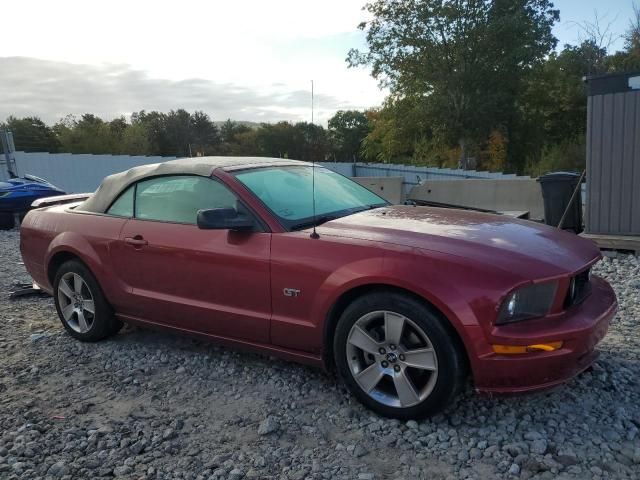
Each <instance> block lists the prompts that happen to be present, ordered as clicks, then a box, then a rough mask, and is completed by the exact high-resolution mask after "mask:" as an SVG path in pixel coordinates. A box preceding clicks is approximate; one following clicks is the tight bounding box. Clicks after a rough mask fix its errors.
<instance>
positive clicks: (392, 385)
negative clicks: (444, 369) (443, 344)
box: [346, 310, 438, 408]
mask: <svg viewBox="0 0 640 480" xmlns="http://www.w3.org/2000/svg"><path fill="white" fill-rule="evenodd" d="M346 348H347V352H346V354H347V361H348V365H349V369H350V370H351V374H352V375H353V378H354V379H355V381H356V382H357V383H358V385H359V386H360V388H362V390H363V391H364V392H366V393H367V394H368V395H369V396H370V397H372V398H373V399H375V400H376V401H378V402H380V403H382V404H384V405H387V406H390V407H402V408H406V407H411V406H414V405H417V404H419V403H420V402H422V401H423V400H424V399H425V398H427V397H428V396H429V394H430V393H431V391H432V390H433V387H434V385H435V383H436V380H437V378H438V359H437V356H436V353H435V351H434V348H433V345H432V343H431V341H430V340H429V337H428V336H427V334H426V333H425V332H424V331H423V330H422V329H421V328H420V327H419V326H418V325H417V324H416V323H415V322H413V321H411V320H410V319H408V318H407V317H405V316H404V315H401V314H399V313H395V312H392V311H387V310H380V311H374V312H370V313H367V314H366V315H364V316H362V317H360V318H359V319H358V320H356V322H355V323H354V324H353V326H352V327H351V331H350V332H349V335H348V337H347V344H346Z"/></svg>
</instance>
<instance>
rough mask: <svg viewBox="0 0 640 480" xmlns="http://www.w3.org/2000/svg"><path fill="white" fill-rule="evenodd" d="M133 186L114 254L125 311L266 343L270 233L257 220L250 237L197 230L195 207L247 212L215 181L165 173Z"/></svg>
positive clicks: (269, 306)
mask: <svg viewBox="0 0 640 480" xmlns="http://www.w3.org/2000/svg"><path fill="white" fill-rule="evenodd" d="M132 188H133V189H134V191H133V194H132V197H133V198H135V201H134V205H135V206H134V215H133V218H131V219H130V220H128V221H127V223H126V224H125V225H124V227H123V229H122V232H121V235H120V241H119V242H118V245H117V247H116V248H114V251H113V254H112V258H113V264H114V265H113V266H114V270H115V271H116V274H117V275H118V276H119V277H120V278H121V280H122V281H123V282H124V283H125V284H127V285H128V288H129V292H130V301H128V302H127V305H126V308H125V310H126V311H124V312H123V313H124V314H125V315H129V316H133V317H136V318H140V319H143V320H146V321H148V322H153V323H158V324H162V325H167V326H171V327H176V328H180V329H184V330H189V331H195V332H202V333H207V334H212V335H216V336H222V337H228V338H236V339H244V340H250V341H256V342H268V340H269V320H270V316H271V300H270V277H269V255H270V242H271V234H270V233H268V232H265V231H264V230H263V229H262V227H260V222H258V221H256V231H253V232H236V231H230V230H202V229H199V228H198V227H197V225H196V217H197V211H198V210H200V209H210V208H222V207H230V206H231V207H234V208H238V209H243V210H244V211H245V213H248V214H251V213H250V212H248V211H247V210H246V208H245V207H244V206H243V205H242V204H241V203H240V201H239V200H238V198H237V197H236V196H235V194H234V193H233V192H231V191H230V190H229V189H228V188H227V187H226V186H225V185H223V184H222V183H221V182H219V181H218V180H214V179H212V178H208V177H200V176H179V175H177V176H163V177H156V178H152V179H148V180H144V181H141V182H138V183H137V184H136V185H135V186H134V187H132ZM125 193H126V192H125ZM256 220H257V219H256Z"/></svg>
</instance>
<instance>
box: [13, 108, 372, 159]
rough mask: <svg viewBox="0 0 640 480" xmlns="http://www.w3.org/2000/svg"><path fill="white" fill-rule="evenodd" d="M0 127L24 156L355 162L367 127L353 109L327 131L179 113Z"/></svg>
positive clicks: (23, 121)
mask: <svg viewBox="0 0 640 480" xmlns="http://www.w3.org/2000/svg"><path fill="white" fill-rule="evenodd" d="M0 128H3V129H7V130H10V131H11V132H12V133H13V138H14V143H15V147H16V150H19V151H26V152H43V151H44V152H52V153H57V152H66V153H93V154H123V155H161V156H176V157H189V156H203V155H232V156H265V157H282V158H285V157H286V158H294V159H300V160H306V161H325V160H339V161H359V160H363V159H364V157H363V156H362V152H361V144H362V142H363V139H364V137H365V136H366V135H367V134H368V133H369V131H370V129H371V125H370V122H369V119H368V117H367V115H365V113H363V112H359V111H355V110H345V111H338V112H337V113H336V114H335V115H334V116H333V117H332V118H331V119H330V120H329V121H328V128H326V129H325V128H324V127H322V126H320V125H317V124H313V123H309V122H297V123H291V122H277V123H273V124H269V123H263V124H259V125H258V124H249V123H248V122H234V121H232V120H231V119H228V120H226V121H225V122H221V123H216V122H214V121H213V120H212V119H211V118H210V117H209V115H208V114H206V113H204V112H201V111H196V112H193V113H189V112H187V111H186V110H184V109H178V110H171V111H169V112H166V113H165V112H157V111H152V112H146V111H140V112H134V113H133V114H132V115H131V118H130V120H129V121H127V119H125V118H124V117H119V118H116V119H114V120H110V121H106V120H103V119H101V118H99V117H97V116H96V115H93V114H91V113H86V114H84V115H82V116H80V117H75V116H71V115H70V116H67V117H66V118H64V119H62V120H61V121H59V122H57V123H56V124H55V125H53V126H49V125H47V124H45V123H44V122H43V121H42V120H41V119H39V118H38V117H25V118H16V117H9V118H8V119H7V121H6V122H5V123H4V124H3V125H0Z"/></svg>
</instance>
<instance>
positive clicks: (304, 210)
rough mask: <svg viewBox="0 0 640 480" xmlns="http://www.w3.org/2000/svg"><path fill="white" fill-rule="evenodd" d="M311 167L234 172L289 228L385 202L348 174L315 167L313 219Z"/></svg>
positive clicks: (382, 204) (309, 225) (307, 226)
mask: <svg viewBox="0 0 640 480" xmlns="http://www.w3.org/2000/svg"><path fill="white" fill-rule="evenodd" d="M312 170H313V168H312V167H310V166H291V167H268V168H257V169H252V170H244V171H240V172H238V173H236V174H235V175H236V178H237V179H238V180H240V181H241V182H242V183H243V184H244V185H246V187H247V188H248V189H249V190H251V191H252V192H253V193H254V194H255V195H256V196H257V197H258V198H259V199H260V200H262V202H263V203H264V204H265V205H266V206H267V207H268V208H269V210H271V211H272V212H273V213H274V214H275V215H276V216H277V217H278V219H279V220H280V221H281V223H282V224H283V225H284V226H285V227H286V228H288V229H290V230H296V229H302V228H309V227H312V226H313V225H314V224H320V223H323V222H325V221H328V220H333V219H335V218H338V217H343V216H345V215H350V214H352V213H355V212H359V211H362V210H367V209H370V208H374V207H381V206H384V205H387V204H388V203H387V201H386V200H384V199H383V198H381V197H379V196H378V195H376V194H375V193H373V192H371V191H370V190H367V189H366V188H364V187H362V186H361V185H359V184H357V183H356V182H354V181H352V180H350V179H348V178H347V177H343V176H342V175H340V174H338V173H335V172H332V171H331V170H328V169H326V168H323V167H315V203H316V216H315V222H314V216H313V192H312V188H313V187H312Z"/></svg>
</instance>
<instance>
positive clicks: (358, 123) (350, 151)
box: [329, 110, 371, 162]
mask: <svg viewBox="0 0 640 480" xmlns="http://www.w3.org/2000/svg"><path fill="white" fill-rule="evenodd" d="M370 131H371V125H370V124H369V119H368V118H367V116H366V115H365V114H364V112H360V111H358V110H338V111H337V112H336V114H335V115H334V116H333V117H331V118H330V119H329V133H330V135H331V142H332V144H333V149H334V155H335V158H336V160H338V161H349V162H351V161H353V162H355V161H359V160H361V159H362V153H361V149H362V141H363V140H364V139H365V137H366V136H367V135H368V133H369V132H370Z"/></svg>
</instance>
